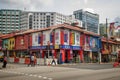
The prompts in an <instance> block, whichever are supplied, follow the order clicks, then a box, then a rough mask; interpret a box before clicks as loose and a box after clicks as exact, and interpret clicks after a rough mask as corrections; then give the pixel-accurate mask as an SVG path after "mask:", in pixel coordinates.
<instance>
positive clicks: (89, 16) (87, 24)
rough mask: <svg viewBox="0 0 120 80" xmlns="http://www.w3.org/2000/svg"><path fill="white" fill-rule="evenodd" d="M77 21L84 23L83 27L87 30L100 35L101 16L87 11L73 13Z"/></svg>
mask: <svg viewBox="0 0 120 80" xmlns="http://www.w3.org/2000/svg"><path fill="white" fill-rule="evenodd" d="M73 14H74V15H75V18H76V19H79V20H81V21H82V26H83V27H84V28H85V29H86V30H87V31H91V32H94V33H98V34H99V15H98V14H96V13H93V12H89V11H87V10H83V9H81V10H76V11H74V12H73Z"/></svg>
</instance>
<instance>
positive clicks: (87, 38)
mask: <svg viewBox="0 0 120 80" xmlns="http://www.w3.org/2000/svg"><path fill="white" fill-rule="evenodd" d="M89 42H90V37H89V36H85V45H84V50H86V51H90V46H89Z"/></svg>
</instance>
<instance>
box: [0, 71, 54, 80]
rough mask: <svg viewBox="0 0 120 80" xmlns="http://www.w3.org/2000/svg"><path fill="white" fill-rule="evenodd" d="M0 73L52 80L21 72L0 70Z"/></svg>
mask: <svg viewBox="0 0 120 80" xmlns="http://www.w3.org/2000/svg"><path fill="white" fill-rule="evenodd" d="M0 71H2V72H5V73H13V74H21V75H26V76H31V77H38V78H43V79H46V80H53V79H52V78H48V77H43V76H38V75H33V74H27V73H22V72H13V71H6V70H0Z"/></svg>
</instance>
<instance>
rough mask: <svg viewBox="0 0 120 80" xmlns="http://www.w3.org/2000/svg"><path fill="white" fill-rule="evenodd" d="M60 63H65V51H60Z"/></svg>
mask: <svg viewBox="0 0 120 80" xmlns="http://www.w3.org/2000/svg"><path fill="white" fill-rule="evenodd" d="M60 62H61V64H63V63H64V62H65V50H63V49H61V50H60Z"/></svg>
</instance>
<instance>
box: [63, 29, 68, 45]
mask: <svg viewBox="0 0 120 80" xmlns="http://www.w3.org/2000/svg"><path fill="white" fill-rule="evenodd" d="M64 44H65V45H69V31H68V30H64Z"/></svg>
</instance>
